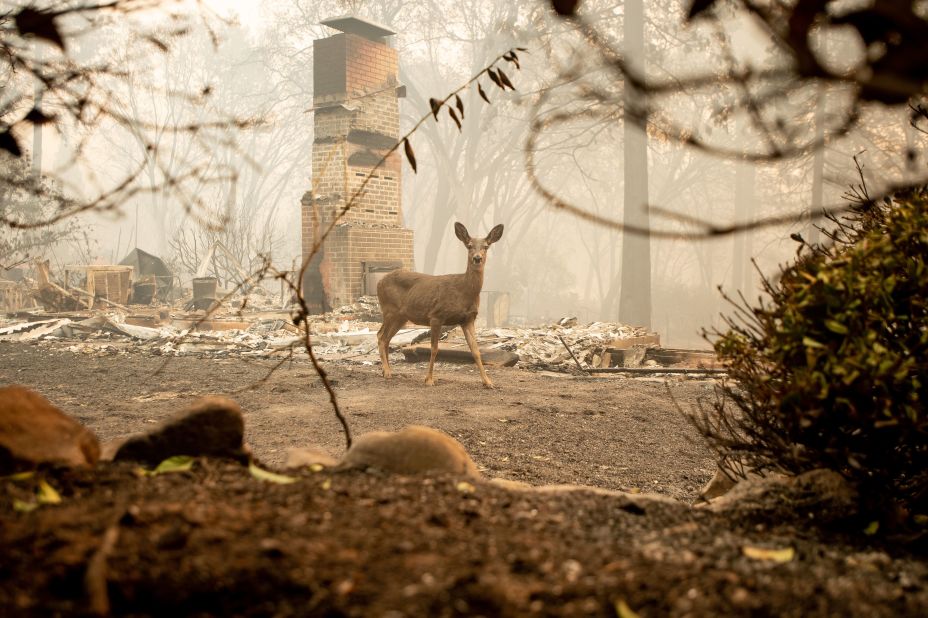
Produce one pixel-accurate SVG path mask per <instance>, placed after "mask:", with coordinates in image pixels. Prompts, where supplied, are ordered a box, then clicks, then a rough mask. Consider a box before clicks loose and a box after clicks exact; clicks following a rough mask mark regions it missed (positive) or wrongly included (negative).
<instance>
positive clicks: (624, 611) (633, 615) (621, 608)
mask: <svg viewBox="0 0 928 618" xmlns="http://www.w3.org/2000/svg"><path fill="white" fill-rule="evenodd" d="M613 605H614V606H615V615H616V616H618V617H619V618H638V612H636V611H634V610H633V609H632V608H631V607H629V606H628V603H626V602H625V601H624V600H622V599H616V600H615V602H614V603H613Z"/></svg>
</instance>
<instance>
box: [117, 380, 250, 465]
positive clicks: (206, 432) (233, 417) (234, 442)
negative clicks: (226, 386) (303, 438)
mask: <svg viewBox="0 0 928 618" xmlns="http://www.w3.org/2000/svg"><path fill="white" fill-rule="evenodd" d="M244 433H245V421H244V419H243V418H242V410H241V408H239V407H238V404H237V403H235V402H234V401H232V400H231V399H227V398H225V397H204V398H202V399H200V400H198V401H196V402H194V404H193V405H192V406H191V407H189V408H187V409H186V410H183V411H181V412H179V413H178V414H176V415H175V416H173V417H172V418H170V419H168V420H167V421H165V422H164V423H163V424H161V425H160V426H159V427H156V428H155V429H153V430H152V431H150V432H148V433H145V434H142V435H138V436H133V437H131V438H129V439H128V440H126V441H125V443H123V444H122V446H120V447H119V448H118V450H117V451H116V454H115V456H114V457H113V460H114V461H127V460H128V461H139V462H142V463H146V464H149V465H157V464H158V463H160V462H161V461H163V460H165V459H167V458H168V457H172V456H174V455H192V456H199V455H209V456H213V457H228V458H231V459H237V460H240V461H245V460H247V458H248V451H247V449H246V447H245V445H244V441H243V439H244Z"/></svg>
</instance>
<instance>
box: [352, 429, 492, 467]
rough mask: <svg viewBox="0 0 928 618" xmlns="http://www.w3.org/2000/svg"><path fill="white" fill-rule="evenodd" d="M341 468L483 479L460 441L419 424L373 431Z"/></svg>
mask: <svg viewBox="0 0 928 618" xmlns="http://www.w3.org/2000/svg"><path fill="white" fill-rule="evenodd" d="M338 467H339V468H340V469H351V468H377V469H380V470H384V471H386V472H394V473H396V474H422V473H424V472H450V473H452V474H463V475H465V476H469V477H473V478H480V472H478V471H477V466H476V465H474V462H473V460H472V459H471V458H470V455H468V454H467V451H466V450H464V447H463V446H462V445H461V443H460V442H458V441H457V440H455V439H454V438H452V437H450V436H448V435H445V434H443V433H442V432H440V431H438V430H436V429H432V428H431V427H422V426H419V425H410V426H409V427H406V428H404V429H402V430H401V431H396V432H393V431H373V432H371V433H366V434H364V435H362V436H361V437H359V438H358V439H357V440H355V441H354V444H352V445H351V448H350V449H348V452H346V453H345V456H344V457H343V458H342V461H341V463H340V464H339V466H338Z"/></svg>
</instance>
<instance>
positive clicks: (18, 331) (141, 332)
mask: <svg viewBox="0 0 928 618" xmlns="http://www.w3.org/2000/svg"><path fill="white" fill-rule="evenodd" d="M256 296H260V295H256ZM250 300H251V299H250ZM253 300H255V301H258V302H254V303H248V302H246V303H245V307H246V308H247V310H246V309H245V308H240V309H239V310H238V311H231V312H230V311H228V310H227V309H225V308H221V309H220V310H219V311H216V312H214V313H211V314H206V313H204V312H202V311H200V312H194V313H186V312H177V311H176V310H174V311H171V310H170V309H167V308H160V309H157V310H154V309H153V310H149V311H148V312H136V313H134V314H133V313H126V312H124V311H120V310H118V309H112V310H109V311H103V310H99V309H98V310H92V311H91V310H84V311H73V312H64V313H61V312H59V313H46V312H42V311H37V310H34V311H27V312H23V311H21V312H18V313H15V314H11V315H9V316H8V317H6V318H3V317H0V341H20V342H39V341H42V342H47V343H55V342H57V343H60V344H63V345H64V346H65V347H67V349H68V350H70V351H72V352H74V353H78V354H88V355H98V356H109V355H116V354H127V353H129V352H130V351H132V352H133V353H136V352H142V353H148V354H151V355H154V356H185V355H199V356H207V357H213V358H222V357H229V356H240V357H259V358H280V357H284V356H288V355H291V354H295V355H304V354H305V349H304V347H303V346H304V342H303V338H302V336H301V331H300V329H299V328H298V327H297V326H294V324H293V318H292V315H291V314H290V312H288V311H281V310H276V311H271V310H268V309H269V307H268V304H262V303H261V302H260V300H259V299H258V298H254V299H253ZM377 317H379V306H378V303H377V299H376V297H373V296H364V297H361V298H360V299H359V300H358V301H357V302H355V303H352V304H350V305H346V306H344V307H340V308H338V309H335V310H333V311H331V312H329V313H326V314H324V315H316V316H310V317H309V326H310V334H311V340H312V344H313V351H314V352H315V353H316V355H317V356H319V357H320V358H322V359H325V360H328V361H341V360H346V361H351V362H360V363H364V364H375V363H377V362H379V354H378V350H377V330H378V328H379V327H380V323H379V322H377V321H376V320H375V318H377ZM446 330H449V332H447V333H446V334H445V337H444V339H445V341H446V342H447V343H449V344H450V345H451V346H452V347H460V348H461V349H462V350H467V345H466V343H465V342H464V338H463V333H462V332H461V330H460V329H458V328H453V329H452V328H448V329H446ZM428 334H429V329H428V328H423V327H412V328H405V329H402V330H400V331H399V333H397V335H396V336H395V337H394V338H393V340H392V342H391V346H392V349H393V350H394V352H396V350H397V349H398V348H402V347H403V346H407V345H410V344H413V343H418V342H424V345H428ZM477 334H478V342H479V345H480V348H481V350H483V351H484V353H485V354H487V353H488V352H490V351H493V350H499V351H501V352H511V353H513V354H515V355H517V356H518V363H517V364H518V366H519V367H523V368H526V369H532V370H547V371H557V372H566V373H580V372H585V371H586V370H588V369H591V368H596V367H610V366H622V365H623V359H624V360H625V361H626V365H627V359H628V358H629V356H630V353H631V352H635V353H636V354H637V355H638V356H636V357H635V360H634V362H635V364H640V363H641V357H643V355H644V351H645V349H646V348H653V347H656V346H658V345H659V339H658V337H657V335H656V334H654V333H650V332H649V331H648V330H647V329H645V328H640V327H633V326H628V325H625V324H618V323H611V322H593V323H591V324H586V325H582V324H579V323H578V322H577V320H576V318H565V319H562V320H560V321H559V322H557V323H556V324H550V325H543V326H537V327H519V328H515V327H512V328H485V329H478V332H477ZM571 353H573V356H571ZM465 356H466V359H465V360H467V361H468V362H469V359H470V357H469V355H465ZM575 359H576V360H575ZM397 360H399V358H397Z"/></svg>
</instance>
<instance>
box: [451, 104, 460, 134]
mask: <svg viewBox="0 0 928 618" xmlns="http://www.w3.org/2000/svg"><path fill="white" fill-rule="evenodd" d="M448 115H449V116H451V120H453V121H454V124H456V125H458V131H460V130H461V121H460V120H459V119H458V115H457V113H456V112H455V111H454V108H453V107H449V108H448Z"/></svg>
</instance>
